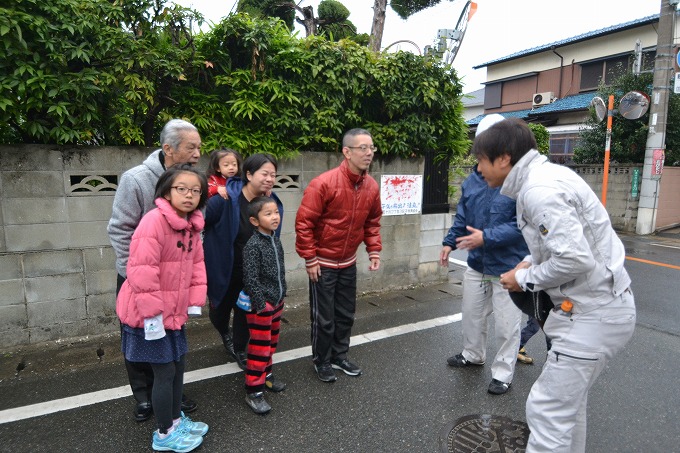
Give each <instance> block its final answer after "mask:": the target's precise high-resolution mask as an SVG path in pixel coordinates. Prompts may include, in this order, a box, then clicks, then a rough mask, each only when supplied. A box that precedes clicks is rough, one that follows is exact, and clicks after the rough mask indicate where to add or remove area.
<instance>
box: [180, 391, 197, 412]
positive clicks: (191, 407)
mask: <svg viewBox="0 0 680 453" xmlns="http://www.w3.org/2000/svg"><path fill="white" fill-rule="evenodd" d="M196 409H198V404H196V401H194V400H191V399H189V398H187V396H186V395H184V394H182V412H185V413H187V414H188V413H190V412H193V411H195V410H196Z"/></svg>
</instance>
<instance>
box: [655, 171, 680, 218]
mask: <svg viewBox="0 0 680 453" xmlns="http://www.w3.org/2000/svg"><path fill="white" fill-rule="evenodd" d="M659 186H660V193H659V210H658V212H657V215H656V228H657V229H659V228H667V227H670V226H675V225H680V203H678V194H679V193H680V167H665V168H664V169H663V175H662V177H661V183H660V184H659Z"/></svg>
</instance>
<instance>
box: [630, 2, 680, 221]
mask: <svg viewBox="0 0 680 453" xmlns="http://www.w3.org/2000/svg"><path fill="white" fill-rule="evenodd" d="M671 3H673V4H671ZM675 3H677V2H674V1H673V0H661V12H660V13H659V30H658V39H657V43H656V59H655V61H654V78H653V87H652V100H651V106H650V110H649V132H648V134H647V145H646V148H645V163H644V167H643V168H642V184H641V186H640V202H639V204H638V217H637V225H636V229H635V232H636V233H637V234H651V233H653V232H654V230H655V229H656V213H657V206H658V204H659V189H660V187H661V186H660V184H661V181H660V176H653V174H652V173H653V156H654V150H656V149H665V148H666V143H665V139H666V122H667V116H668V98H669V96H670V92H671V89H672V87H671V85H670V83H671V78H672V76H673V69H674V66H673V63H674V61H675V55H674V54H673V34H674V33H675Z"/></svg>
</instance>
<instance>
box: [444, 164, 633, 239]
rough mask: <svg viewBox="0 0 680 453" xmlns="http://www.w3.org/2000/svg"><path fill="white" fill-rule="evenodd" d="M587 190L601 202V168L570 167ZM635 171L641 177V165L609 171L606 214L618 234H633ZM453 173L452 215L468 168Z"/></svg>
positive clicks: (614, 168)
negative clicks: (590, 190) (591, 191)
mask: <svg viewBox="0 0 680 453" xmlns="http://www.w3.org/2000/svg"><path fill="white" fill-rule="evenodd" d="M569 167H570V168H571V169H572V170H574V171H575V172H576V173H577V174H578V175H580V176H581V177H582V178H583V180H584V181H585V182H586V183H587V184H588V185H589V186H590V188H591V189H592V190H593V191H594V192H595V193H596V194H597V196H598V197H599V198H602V182H603V170H604V169H603V167H602V166H601V165H569ZM635 168H638V169H639V170H640V172H641V173H642V165H633V164H631V165H615V166H610V167H609V182H608V189H607V212H608V213H609V218H610V220H611V222H612V226H613V227H614V229H615V230H617V231H625V232H628V233H634V232H635V226H636V223H637V210H638V202H639V196H638V197H633V195H632V180H633V170H634V169H635ZM460 170H462V171H458V172H455V173H454V174H455V175H456V177H455V178H454V179H453V181H452V182H451V184H452V185H453V186H454V187H455V189H456V190H455V191H454V192H455V193H454V195H453V196H452V197H451V198H450V200H449V201H450V203H451V210H452V212H454V213H455V209H456V204H457V203H458V198H459V197H460V186H461V184H462V183H463V181H464V180H465V177H467V175H469V174H470V171H471V168H470V167H464V168H461V169H460Z"/></svg>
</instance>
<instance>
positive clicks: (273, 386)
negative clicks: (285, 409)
mask: <svg viewBox="0 0 680 453" xmlns="http://www.w3.org/2000/svg"><path fill="white" fill-rule="evenodd" d="M264 385H265V387H267V389H269V390H271V391H272V392H274V393H278V392H283V391H284V390H285V389H286V384H285V383H284V382H282V381H280V380H279V379H277V378H276V376H274V375H273V374H272V373H269V374H268V375H267V377H266V378H265V381H264Z"/></svg>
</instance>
